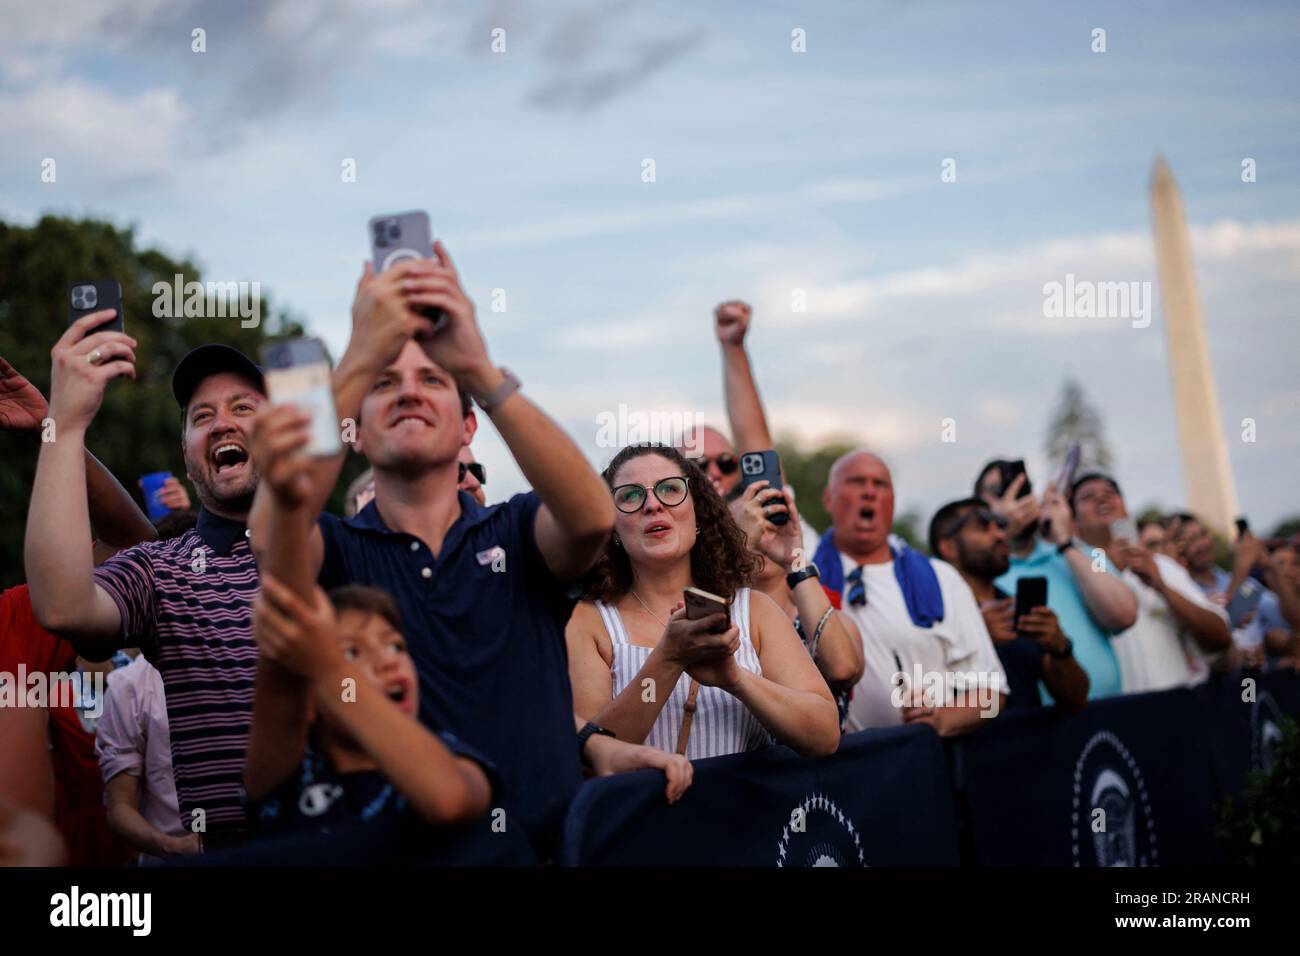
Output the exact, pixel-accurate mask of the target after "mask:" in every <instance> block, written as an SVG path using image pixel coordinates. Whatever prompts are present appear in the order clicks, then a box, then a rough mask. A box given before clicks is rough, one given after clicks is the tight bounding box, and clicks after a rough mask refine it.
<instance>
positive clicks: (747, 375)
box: [713, 300, 772, 452]
mask: <svg viewBox="0 0 1300 956" xmlns="http://www.w3.org/2000/svg"><path fill="white" fill-rule="evenodd" d="M751 315H752V311H751V309H750V307H749V305H748V304H747V303H745V302H740V301H738V300H732V301H730V302H723V303H722V304H721V305H719V306H718V307H717V308H716V309H714V310H713V316H714V330H715V332H716V333H717V336H718V344H719V345H721V347H722V394H723V398H724V400H725V401H726V404H727V419H728V421H729V423H730V425H731V436H732V440H733V441H734V442H735V444H736V449H737V451H742V452H744V451H762V450H765V449H768V448H771V447H772V433H771V430H770V429H769V428H768V427H767V414H766V413H765V412H764V411H763V400H762V398H760V397H759V394H758V385H757V383H756V382H755V381H754V370H753V368H752V366H751V365H750V362H749V353H748V352H746V351H745V336H746V334H747V333H748V331H749V320H750V317H751Z"/></svg>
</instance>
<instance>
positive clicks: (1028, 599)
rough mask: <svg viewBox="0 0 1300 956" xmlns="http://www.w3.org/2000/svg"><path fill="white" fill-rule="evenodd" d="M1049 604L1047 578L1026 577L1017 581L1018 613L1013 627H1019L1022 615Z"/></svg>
mask: <svg viewBox="0 0 1300 956" xmlns="http://www.w3.org/2000/svg"><path fill="white" fill-rule="evenodd" d="M1046 606H1047V578H1044V577H1038V576H1034V577H1026V578H1021V579H1020V580H1018V581H1016V613H1015V617H1014V619H1013V621H1012V627H1014V628H1016V629H1019V627H1020V617H1021V615H1022V614H1028V613H1029V612H1030V611H1032V610H1033V609H1034V608H1036V607H1046Z"/></svg>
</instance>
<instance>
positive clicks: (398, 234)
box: [388, 222, 402, 242]
mask: <svg viewBox="0 0 1300 956" xmlns="http://www.w3.org/2000/svg"><path fill="white" fill-rule="evenodd" d="M388 238H389V239H391V240H393V241H394V242H396V241H397V240H398V239H401V238H402V227H401V226H399V225H398V224H397V223H395V222H394V223H392V224H390V225H389V227H388Z"/></svg>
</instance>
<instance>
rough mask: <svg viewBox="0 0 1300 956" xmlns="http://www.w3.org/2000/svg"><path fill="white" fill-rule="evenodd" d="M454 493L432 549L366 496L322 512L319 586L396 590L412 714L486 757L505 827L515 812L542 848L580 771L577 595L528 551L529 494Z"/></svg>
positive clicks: (532, 513)
mask: <svg viewBox="0 0 1300 956" xmlns="http://www.w3.org/2000/svg"><path fill="white" fill-rule="evenodd" d="M459 499H460V507H461V516H460V517H459V518H457V519H456V522H455V523H454V524H453V525H452V526H451V528H449V529H448V531H447V536H446V539H445V540H444V541H443V545H442V552H441V553H440V554H439V555H438V556H437V557H436V558H435V557H434V555H433V553H432V552H431V551H430V550H429V547H428V545H426V544H425V543H424V542H423V541H421V540H420V539H418V538H416V537H414V536H413V535H409V534H405V533H403V532H395V531H391V530H389V529H388V528H387V527H386V526H385V525H384V522H383V519H382V518H380V516H379V510H378V508H376V506H375V503H374V502H373V501H372V502H371V503H370V504H368V505H366V507H365V508H363V509H362V510H361V511H360V512H358V513H357V515H356V517H354V518H350V519H347V520H344V519H342V518H339V517H338V516H337V515H332V514H323V515H321V517H320V529H321V534H322V536H323V537H324V543H325V553H324V560H323V562H322V564H321V572H320V585H321V587H323V588H325V589H326V590H328V589H330V588H334V587H338V586H340V585H343V584H367V585H371V586H372V587H377V588H383V589H384V590H385V591H388V592H389V593H390V594H392V595H393V597H394V598H395V599H396V600H397V603H398V606H399V607H400V608H401V612H402V622H403V633H404V635H405V637H406V642H407V646H408V649H409V650H410V653H411V658H412V660H413V661H414V662H415V666H416V669H417V671H418V672H419V675H420V720H421V721H422V722H423V723H424V725H425V726H426V727H428V728H430V729H431V730H434V731H435V732H436V731H441V730H447V731H450V732H451V733H453V734H455V735H456V736H457V737H459V738H460V739H461V740H463V741H464V742H465V743H467V744H469V745H470V746H471V747H474V748H476V749H478V750H480V751H482V753H483V754H485V755H486V757H487V758H488V759H489V760H490V761H492V763H493V764H495V766H496V769H497V772H498V774H499V775H500V779H501V785H502V795H503V799H502V801H501V804H500V805H501V806H503V807H504V808H505V809H506V821H507V823H506V825H507V827H509V826H510V823H511V822H512V821H513V820H515V819H518V820H519V821H520V822H521V823H522V825H523V826H524V828H525V829H526V830H527V831H528V833H529V835H530V837H532V839H533V842H534V844H535V845H537V846H538V848H539V851H540V852H542V853H545V854H549V853H550V852H553V851H554V849H555V844H556V841H558V838H559V833H560V828H561V825H562V823H563V819H564V811H565V809H566V807H567V805H568V802H569V800H570V799H571V798H572V797H573V794H574V793H575V792H576V791H577V789H578V786H579V785H580V784H581V782H582V769H581V765H580V763H579V760H578V748H577V741H576V739H575V733H574V726H573V692H572V690H571V688H570V686H569V657H568V651H567V648H566V646H565V643H564V628H565V625H566V624H568V621H569V616H570V614H572V612H573V606H574V604H575V603H576V596H569V595H570V588H569V587H568V586H567V585H565V584H564V583H563V582H561V581H559V580H558V579H557V578H556V577H555V576H554V575H552V574H551V572H550V571H549V570H548V569H547V567H546V564H545V562H544V561H543V559H542V555H541V553H540V552H539V551H538V550H537V544H536V542H535V541H534V539H533V522H534V520H535V519H536V517H537V509H538V508H539V507H541V499H539V498H538V497H537V495H536V494H535V493H532V492H529V493H527V494H520V495H515V496H514V497H513V498H511V499H510V500H509V501H505V502H501V503H499V504H495V505H492V506H491V507H488V508H484V507H482V506H481V505H479V503H478V502H477V501H475V500H474V498H473V497H472V496H471V495H469V494H468V493H466V492H464V491H462V492H460V494H459Z"/></svg>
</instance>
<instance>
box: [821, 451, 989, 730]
mask: <svg viewBox="0 0 1300 956" xmlns="http://www.w3.org/2000/svg"><path fill="white" fill-rule="evenodd" d="M822 502H823V504H824V505H825V506H826V511H827V513H828V514H829V515H830V517H831V522H832V524H831V527H830V529H829V530H828V531H827V532H826V533H825V534H824V535H823V536H822V539H821V545H820V546H819V548H818V549H817V556H816V559H815V563H816V565H817V568H818V570H819V572H820V575H821V579H822V583H823V584H824V585H825V586H826V587H827V588H828V589H830V590H831V591H834V592H838V593H839V596H840V606H841V609H842V610H844V611H845V612H847V613H848V614H849V616H850V617H852V618H853V621H854V623H855V624H857V625H858V630H859V631H860V632H861V633H862V649H863V656H864V657H865V658H866V672H865V673H864V674H863V677H862V680H861V681H859V682H858V684H857V686H856V687H855V688H854V691H853V700H852V701H851V703H850V704H849V727H850V728H851V729H853V730H860V729H864V728H867V727H882V726H890V725H894V724H900V723H914V722H919V723H925V724H929V725H930V726H931V727H933V728H934V729H935V731H936V732H937V733H939V734H940V735H941V736H954V735H957V734H963V733H968V732H970V731H972V730H975V729H977V728H978V727H980V726H981V725H982V724H983V723H985V722H986V721H987V720H988V719H990V718H992V717H996V716H997V714H999V713H1000V712H1001V710H1002V707H1003V705H1005V703H1006V691H1007V681H1006V675H1005V674H1004V673H1003V671H1002V665H1001V663H1000V662H999V661H998V656H997V652H996V651H995V650H994V648H993V641H992V640H991V639H990V638H989V633H988V629H987V628H986V627H985V625H984V617H983V615H982V614H981V613H980V610H979V606H978V604H977V603H976V601H975V596H974V594H973V593H972V592H971V589H970V587H969V586H968V585H967V584H966V582H965V581H964V580H962V577H961V575H960V574H958V573H957V571H956V570H955V569H954V568H953V567H952V566H951V565H948V564H946V563H944V562H943V561H939V560H931V559H929V558H927V557H925V556H924V555H923V554H921V553H920V552H919V551H915V550H913V549H912V548H910V547H908V546H907V544H906V543H905V542H904V541H902V539H900V538H894V539H892V540H891V538H890V528H891V526H892V525H893V522H894V482H893V477H892V475H891V474H890V472H889V467H888V466H887V465H886V464H885V462H884V461H883V460H882V459H881V458H880V457H879V456H878V455H875V454H873V453H871V452H869V451H866V450H863V449H859V450H856V451H851V452H849V453H847V454H845V455H843V456H841V457H840V458H839V459H838V460H837V461H836V462H835V464H834V465H832V466H831V472H830V477H829V480H828V483H827V486H826V490H825V492H824V494H823V498H822ZM900 672H901V673H900Z"/></svg>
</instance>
